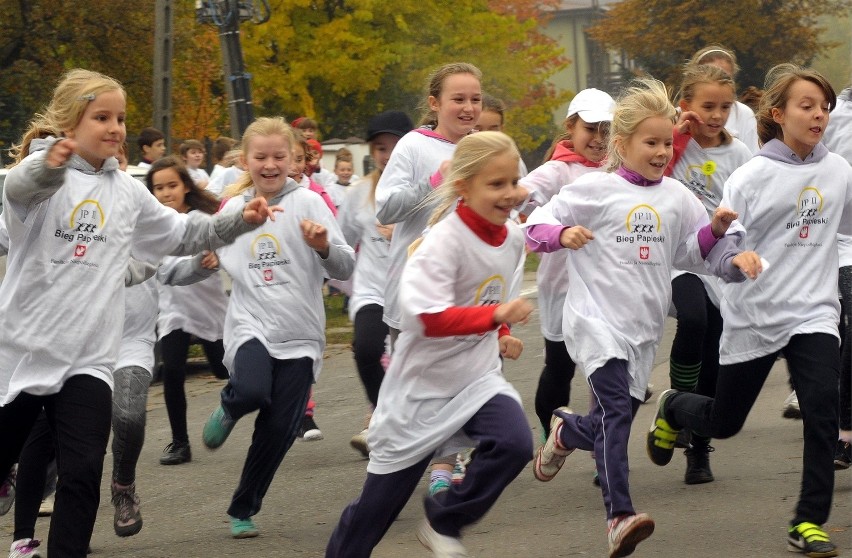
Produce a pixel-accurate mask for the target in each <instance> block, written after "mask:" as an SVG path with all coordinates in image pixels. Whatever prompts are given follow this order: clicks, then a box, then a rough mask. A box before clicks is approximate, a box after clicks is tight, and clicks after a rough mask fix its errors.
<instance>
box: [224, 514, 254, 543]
mask: <svg viewBox="0 0 852 558" xmlns="http://www.w3.org/2000/svg"><path fill="white" fill-rule="evenodd" d="M259 534H260V532H259V531H258V530H257V526H256V525H255V524H254V521H252V520H251V518H248V519H237V518H236V517H232V518H231V536H232V537H234V538H235V539H251V538H253V537H256V536H258V535H259Z"/></svg>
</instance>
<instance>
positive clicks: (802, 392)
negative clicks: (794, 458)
mask: <svg viewBox="0 0 852 558" xmlns="http://www.w3.org/2000/svg"><path fill="white" fill-rule="evenodd" d="M780 352H782V353H783V354H784V357H785V358H786V359H787V366H788V368H789V370H790V374H791V375H792V376H793V380H794V382H795V384H796V394H797V395H798V397H799V406H800V407H801V410H802V424H803V438H804V447H803V451H802V461H803V467H802V483H801V491H800V495H799V502H798V504H797V506H796V516H795V518H794V519H793V521H792V522H791V524H792V525H796V524H798V523H801V522H803V521H810V522H812V523H816V524H817V525H822V524H823V523H825V522H826V520H827V519H828V514H829V511H830V510H831V499H832V495H833V491H834V462H833V460H834V448H835V445H836V443H837V414H838V413H837V408H838V405H837V400H838V396H837V377H838V370H837V369H838V365H839V350H838V346H837V337H835V336H834V335H828V334H826V333H809V334H800V335H794V336H792V337H791V338H790V341H789V342H788V344H787V346H786V347H784V348H783V349H782V350H781V351H780ZM777 357H778V352H775V353H770V354H768V355H765V356H762V357H759V358H756V359H754V360H751V361H748V362H739V363H736V364H728V365H725V366H722V367H720V368H719V379H718V384H717V387H716V396H715V398H710V397H704V396H702V395H697V394H693V393H684V392H678V393H674V394H672V395H670V396H669V398H668V400H667V404H666V413H665V414H666V416H665V418H666V420H668V421H669V423H670V424H671V425H672V426H673V427H674V428H689V429H691V430H692V431H693V432H697V433H699V434H701V435H703V436H708V437H713V438H730V437H731V436H733V435H735V434H736V433H737V432H739V431H740V429H741V428H742V427H743V424H744V423H745V420H746V417H747V416H748V414H749V412H750V411H751V408H752V406H753V405H754V402H755V401H756V400H757V396H758V395H759V394H760V390H761V388H762V387H763V384H764V382H765V381H766V377H767V376H768V375H769V371H770V370H771V369H772V366H773V365H774V364H775V360H776V359H777Z"/></svg>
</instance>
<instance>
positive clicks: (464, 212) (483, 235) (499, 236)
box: [456, 200, 509, 247]
mask: <svg viewBox="0 0 852 558" xmlns="http://www.w3.org/2000/svg"><path fill="white" fill-rule="evenodd" d="M456 213H458V214H459V218H460V219H461V220H462V222H463V223H464V224H465V225H467V226H468V228H469V229H470V230H472V231H473V232H474V233H475V234H476V236H478V237H479V238H480V239H482V241H483V242H485V243H487V244H489V245H491V246H495V247H496V246H500V245H501V244H503V242H504V241H505V240H506V236H508V234H509V230H508V229H507V228H506V225H495V224H494V223H489V222H488V220H487V219H485V217H483V216H481V215H479V214H478V213H476V212H475V211H474V210H472V209H471V208H469V207H468V206H466V205H465V204H464V201H462V200H459V203H458V205H457V206H456Z"/></svg>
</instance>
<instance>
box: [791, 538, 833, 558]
mask: <svg viewBox="0 0 852 558" xmlns="http://www.w3.org/2000/svg"><path fill="white" fill-rule="evenodd" d="M787 552H795V553H796V554H804V555H805V556H807V557H808V558H831V557H832V556H840V551H839V550H837V549H834V550H829V551H826V552H806V551H805V549H804V548H802V547H800V546H799V545H798V544H795V543H793V542H792V541H789V540H788V541H787Z"/></svg>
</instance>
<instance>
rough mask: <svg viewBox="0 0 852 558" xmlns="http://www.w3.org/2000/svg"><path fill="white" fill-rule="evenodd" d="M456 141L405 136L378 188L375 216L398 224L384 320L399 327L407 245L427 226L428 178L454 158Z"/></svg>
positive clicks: (387, 223)
mask: <svg viewBox="0 0 852 558" xmlns="http://www.w3.org/2000/svg"><path fill="white" fill-rule="evenodd" d="M455 150H456V144H454V143H451V142H449V141H446V140H442V139H439V138H435V137H431V136H427V135H425V134H422V133H420V132H418V131H416V130H412V131H411V132H409V133H407V134H406V135H404V136H403V137H402V138H401V139H400V140H399V143H397V144H396V147H395V148H394V150H393V153H392V154H391V157H390V160H389V161H388V164H387V166H386V167H385V170H384V171H383V172H382V176H381V178H380V179H379V183H378V185H377V187H376V216H377V217H378V219H379V221H380V222H382V223H384V224H386V225H389V224H391V223H396V225H395V227H394V230H393V238H392V239H391V248H390V267H389V270H388V280H387V286H386V288H385V313H384V320H385V323H386V324H388V325H389V326H390V327H392V328H395V329H400V320H401V319H402V313H401V310H400V307H399V301H398V295H399V281H400V278H401V277H402V269H403V267H404V266H405V260H406V259H407V257H408V246H409V245H410V244H411V243H412V242H414V241H415V240H417V239H418V238H419V237H420V235H421V234H422V233H423V230H424V229H425V228H426V224H427V222H428V221H429V216H430V215H431V214H432V211H433V209H434V204H430V205H428V206H424V205H422V204H421V202H422V201H423V199H424V198H425V197H426V196H427V195H428V194H429V192H431V191H432V186H431V185H430V184H429V179H430V178H431V176H432V175H433V174H434V173H435V172H436V171H437V170H438V168H439V167H440V166H441V163H443V162H444V161H447V160H449V159H452V157H453V153H454V152H455Z"/></svg>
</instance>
